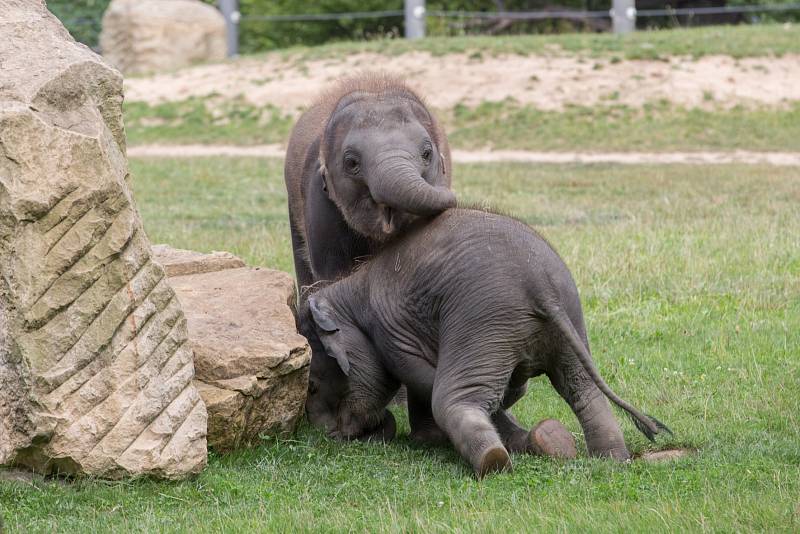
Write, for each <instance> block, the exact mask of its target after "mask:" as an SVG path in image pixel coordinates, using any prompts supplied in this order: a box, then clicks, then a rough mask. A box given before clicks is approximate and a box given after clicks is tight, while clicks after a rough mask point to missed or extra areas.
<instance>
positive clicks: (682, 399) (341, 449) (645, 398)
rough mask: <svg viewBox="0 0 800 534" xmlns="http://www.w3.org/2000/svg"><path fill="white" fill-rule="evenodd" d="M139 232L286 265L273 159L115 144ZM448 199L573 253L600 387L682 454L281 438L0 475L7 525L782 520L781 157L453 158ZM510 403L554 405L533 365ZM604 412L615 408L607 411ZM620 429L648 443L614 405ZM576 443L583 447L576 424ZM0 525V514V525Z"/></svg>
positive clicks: (787, 502) (287, 526)
mask: <svg viewBox="0 0 800 534" xmlns="http://www.w3.org/2000/svg"><path fill="white" fill-rule="evenodd" d="M131 171H132V174H133V179H134V186H135V190H136V195H137V201H138V204H139V208H140V210H141V212H142V216H143V218H144V221H145V227H146V229H147V232H148V233H149V235H150V237H151V238H152V240H153V241H154V242H169V243H171V244H173V245H176V246H179V247H188V248H193V249H197V250H206V251H207V250H213V249H217V250H230V251H232V252H234V253H237V254H240V255H242V256H243V257H244V258H246V259H247V260H248V261H249V262H251V263H255V264H261V265H267V266H273V267H278V268H281V269H285V270H290V269H291V260H290V245H289V240H288V235H289V234H288V228H287V215H286V210H285V192H284V190H283V183H282V164H281V163H280V162H278V161H265V160H247V159H239V160H233V159H230V160H226V159H220V158H214V159H211V158H209V159H197V160H179V161H178V160H174V161H173V160H142V161H133V162H132V165H131ZM455 179H456V185H457V188H458V191H459V194H460V196H461V198H462V199H463V200H467V201H471V202H478V203H482V202H485V200H486V199H492V204H493V205H495V206H497V207H499V208H502V209H505V210H508V211H511V212H514V213H516V214H518V215H519V216H521V217H522V218H524V219H525V220H527V221H529V222H530V223H532V224H534V225H535V226H537V227H538V228H539V229H540V230H541V231H542V232H543V233H544V234H545V235H546V236H547V237H548V238H549V239H550V241H551V242H552V243H553V244H554V245H555V246H556V248H557V249H558V250H559V251H560V253H561V254H562V256H563V257H564V259H565V261H566V263H567V264H568V265H569V266H570V267H571V268H572V270H573V273H574V275H575V277H576V280H577V283H578V287H579V288H580V290H581V292H582V297H583V302H584V307H585V311H586V315H587V324H588V328H589V337H590V340H591V344H592V347H593V349H594V355H595V359H596V361H597V363H598V365H599V367H600V369H601V372H602V374H603V375H604V376H605V378H606V379H607V381H608V382H609V384H610V385H611V387H612V388H614V389H615V390H616V391H617V392H618V393H620V394H621V395H622V396H623V397H624V398H626V399H628V400H630V401H631V402H633V403H634V404H635V405H637V406H640V407H641V408H643V409H644V410H646V411H648V412H650V413H652V414H653V415H655V416H657V417H658V418H660V419H661V420H663V421H664V422H665V423H667V424H668V425H670V426H671V427H672V429H673V430H674V431H675V437H674V438H672V439H668V440H665V441H662V442H661V443H659V445H658V446H659V447H666V446H673V445H682V446H689V447H695V448H697V449H698V453H697V455H695V456H693V457H690V458H686V459H682V460H678V461H674V462H671V463H665V464H644V463H641V462H638V461H635V462H633V463H632V464H630V465H617V464H613V463H611V462H608V461H602V460H594V459H588V458H586V457H585V452H581V453H580V454H581V457H580V458H579V459H578V460H577V461H572V462H566V463H565V462H558V461H552V460H548V459H540V458H534V457H527V456H515V457H514V464H515V470H514V472H513V473H511V474H502V475H497V476H492V477H490V478H488V479H487V480H485V481H483V482H477V481H475V480H474V479H473V478H472V477H471V474H470V471H469V469H468V468H467V466H466V465H465V464H464V463H463V462H462V461H461V460H460V459H459V458H458V457H457V456H456V455H455V454H454V453H453V452H452V451H450V450H448V449H433V450H429V449H424V448H420V447H417V446H414V445H412V444H411V443H410V442H409V441H408V439H407V438H406V437H405V434H407V430H408V425H407V422H406V419H405V417H404V412H403V410H397V412H396V413H397V415H398V420H399V422H400V427H401V428H400V433H401V436H400V437H399V438H398V439H397V441H396V442H394V443H391V444H388V445H378V444H358V443H354V444H339V443H334V442H331V441H329V440H327V439H326V438H324V437H323V436H321V435H320V434H319V433H318V432H316V431H315V430H313V429H310V428H308V427H307V426H302V427H301V429H300V430H299V432H298V433H297V434H296V435H295V436H294V437H293V438H292V439H291V440H274V439H270V440H265V441H264V443H263V444H262V445H261V446H259V447H257V448H254V449H251V450H244V451H240V452H236V453H233V454H230V455H227V456H216V455H212V457H211V459H210V463H209V467H208V469H207V470H206V471H205V472H204V473H202V474H201V475H200V476H198V477H197V478H195V479H193V480H190V481H186V482H181V483H167V482H156V481H149V480H138V481H128V482H102V481H94V480H82V481H77V482H68V483H63V482H57V481H40V482H35V483H33V484H32V485H30V484H23V483H10V482H4V483H2V484H0V508H1V509H2V510H1V512H0V514H1V516H2V518H3V519H4V521H5V525H6V528H7V529H8V530H9V531H12V532H17V531H20V532H56V531H58V532H62V531H75V532H104V531H116V532H154V531H159V532H161V531H163V532H177V531H194V532H202V531H217V532H243V531H285V532H290V531H291V532H293V531H296V530H300V531H305V530H321V531H419V532H432V531H433V532H439V531H441V532H450V531H473V532H488V531H492V532H519V531H527V532H539V531H563V532H576V531H578V532H580V531H592V532H621V531H623V532H648V531H656V530H657V531H672V532H685V531H704V530H713V531H726V532H730V531H765V530H769V531H785V532H797V531H798V530H800V504H799V503H798V499H797V496H798V495H800V421H798V419H799V418H800V212H798V210H797V206H798V205H800V172H799V171H798V170H797V169H790V168H786V169H781V168H771V167H757V166H727V167H724V166H714V167H700V166H662V167H652V166H640V167H614V166H607V165H596V166H548V165H537V166H527V165H479V166H461V167H460V168H459V170H458V174H457V175H456V178H455ZM514 411H515V412H516V414H517V415H518V417H519V418H520V419H521V420H522V421H523V422H524V423H526V424H528V425H533V424H534V423H535V422H537V421H538V420H540V419H542V418H544V417H557V418H559V419H560V420H562V421H563V422H565V423H566V424H567V426H568V427H569V428H570V429H571V430H572V431H573V432H577V431H578V425H577V421H576V420H575V418H574V417H573V416H572V415H571V413H570V412H569V410H568V408H567V406H566V404H565V403H564V402H563V401H561V400H560V399H559V398H558V397H557V395H556V394H555V392H554V391H553V390H552V388H551V387H550V386H549V385H548V384H547V383H546V382H545V381H544V380H541V379H536V380H534V381H533V382H532V385H531V388H530V390H529V393H528V395H527V396H526V397H525V398H524V399H523V400H521V401H520V403H519V404H518V405H517V406H516V407H515V409H514ZM620 419H622V417H621V416H620ZM623 428H624V432H625V436H626V440H627V441H628V444H629V446H630V448H631V449H632V450H633V451H634V452H636V453H640V452H642V451H645V450H648V449H650V448H652V446H651V445H650V444H648V443H647V442H646V441H645V439H644V437H642V436H641V435H640V434H638V433H637V432H636V430H635V429H634V428H633V426H632V424H630V423H629V422H628V421H627V420H626V421H624V422H623ZM579 447H583V442H582V439H581V438H579ZM0 530H2V529H0Z"/></svg>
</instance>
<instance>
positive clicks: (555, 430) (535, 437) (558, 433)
mask: <svg viewBox="0 0 800 534" xmlns="http://www.w3.org/2000/svg"><path fill="white" fill-rule="evenodd" d="M528 443H529V446H530V451H531V452H532V453H534V454H539V455H541V456H550V457H552V458H561V459H570V460H571V459H574V458H576V457H577V456H578V449H577V448H576V447H575V438H574V437H573V436H572V433H571V432H570V431H569V430H567V429H566V427H565V426H564V425H562V424H561V422H560V421H557V420H555V419H545V420H543V421H540V422H539V424H538V425H536V426H535V427H533V429H531V431H530V432H529V433H528Z"/></svg>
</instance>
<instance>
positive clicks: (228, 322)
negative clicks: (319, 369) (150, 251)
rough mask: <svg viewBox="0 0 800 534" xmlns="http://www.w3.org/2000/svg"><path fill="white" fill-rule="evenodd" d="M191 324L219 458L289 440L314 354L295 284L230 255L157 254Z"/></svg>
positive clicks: (164, 249)
mask: <svg viewBox="0 0 800 534" xmlns="http://www.w3.org/2000/svg"><path fill="white" fill-rule="evenodd" d="M155 250H156V251H157V256H156V260H157V261H159V262H162V263H163V264H164V268H165V269H166V270H167V272H168V273H176V276H171V277H170V278H169V283H170V284H171V285H172V287H173V288H174V289H175V292H176V293H177V294H178V298H179V299H180V301H181V304H182V305H183V309H184V312H185V313H186V318H187V319H188V321H189V340H190V346H191V347H192V348H193V349H194V358H195V365H196V367H197V377H196V384H197V387H198V389H199V391H200V394H201V396H202V397H203V400H204V401H205V403H206V406H207V407H208V416H209V419H208V441H209V445H211V446H212V447H214V449H216V450H219V451H226V450H230V449H233V448H236V447H239V446H242V445H248V444H250V443H253V442H255V441H256V440H257V439H258V438H259V436H262V435H278V434H287V433H290V432H291V431H293V430H294V427H295V424H296V422H297V420H298V418H299V417H300V416H301V415H302V413H303V407H304V405H305V398H306V389H307V386H308V370H309V368H308V365H309V361H310V358H311V352H310V349H309V347H308V344H307V343H306V340H305V339H304V338H303V337H302V336H300V335H299V334H298V333H297V331H296V329H295V323H294V315H293V314H292V311H291V309H290V307H289V306H290V303H291V302H293V301H294V298H295V294H294V281H293V280H292V278H291V277H290V276H289V275H288V274H286V273H283V272H280V271H274V270H271V269H258V268H250V267H238V265H239V264H241V265H244V263H243V262H241V260H239V259H238V258H236V257H235V256H232V255H230V254H226V253H220V252H215V253H213V254H207V255H203V254H198V253H196V252H190V251H182V250H175V249H170V248H168V247H164V246H163V245H157V246H156V247H155Z"/></svg>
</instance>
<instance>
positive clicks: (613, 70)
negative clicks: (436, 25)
mask: <svg viewBox="0 0 800 534" xmlns="http://www.w3.org/2000/svg"><path fill="white" fill-rule="evenodd" d="M376 67H379V68H381V69H383V70H386V71H389V72H393V73H398V74H401V75H404V76H406V77H407V78H409V79H410V80H411V81H412V84H413V85H414V86H416V87H418V88H419V89H420V90H421V91H422V92H423V94H425V95H427V97H428V100H429V101H430V104H431V105H432V106H433V107H436V108H440V109H442V108H450V107H452V106H454V105H456V104H459V103H462V104H467V105H475V104H478V103H480V102H482V101H500V100H504V99H506V98H513V99H516V100H517V101H519V102H523V103H528V104H532V105H534V106H536V107H537V108H540V109H547V110H559V109H563V108H564V107H565V106H567V105H570V104H578V105H598V104H626V105H629V106H641V105H642V104H644V103H645V102H652V101H658V100H661V99H664V100H667V101H670V102H673V103H675V104H680V105H685V106H690V107H694V106H700V107H711V106H720V105H722V106H725V107H730V106H734V105H737V104H744V105H752V104H766V105H773V106H774V105H782V104H784V103H786V102H790V101H794V100H800V56H797V55H795V56H784V57H781V58H768V57H763V58H746V59H734V58H731V57H727V56H706V57H703V58H700V59H698V60H693V59H690V58H680V57H676V58H671V59H670V60H669V61H616V62H615V61H614V60H609V59H582V58H578V57H568V56H567V57H564V56H561V57H555V56H554V57H548V56H533V55H532V56H527V57H523V56H499V57H482V58H477V59H476V58H471V57H469V56H467V55H465V54H454V55H448V56H439V57H434V56H431V55H430V54H428V53H427V52H413V53H408V54H403V55H400V56H392V57H388V56H381V55H378V54H353V55H350V56H347V57H344V58H341V59H333V60H331V59H327V60H311V61H305V62H293V60H292V59H286V58H281V57H279V56H278V55H275V54H273V55H267V56H264V57H260V58H257V59H256V58H244V59H239V60H235V61H229V62H226V63H220V64H214V65H203V66H197V67H192V68H188V69H184V70H181V71H177V72H174V73H169V74H158V75H154V76H151V77H145V78H131V79H128V80H126V82H125V88H126V98H127V99H128V100H131V101H144V102H148V103H151V104H154V103H159V102H165V101H176V100H184V99H186V98H189V97H193V96H194V97H206V96H210V95H219V96H220V97H223V98H235V97H243V98H244V99H245V100H247V101H249V102H251V103H252V104H254V105H257V106H262V105H267V104H271V105H274V106H276V107H278V108H280V109H283V110H285V111H286V112H294V111H296V110H297V109H299V108H302V107H303V106H306V105H308V103H309V102H310V101H311V100H312V99H313V98H314V96H315V95H316V94H317V92H318V91H319V89H320V88H321V87H323V86H324V85H325V84H327V83H329V82H330V81H332V80H335V79H337V78H338V77H340V76H342V75H343V74H346V73H352V72H354V71H358V70H359V69H369V68H376Z"/></svg>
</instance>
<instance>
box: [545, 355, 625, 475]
mask: <svg viewBox="0 0 800 534" xmlns="http://www.w3.org/2000/svg"><path fill="white" fill-rule="evenodd" d="M548 377H549V378H550V382H551V383H552V384H553V387H554V388H555V389H556V391H558V393H559V394H560V395H561V396H562V397H563V398H564V400H566V401H567V403H568V404H569V406H570V408H572V411H573V412H574V413H575V416H576V417H577V418H578V421H579V422H580V424H581V428H582V429H583V435H584V437H585V438H586V448H587V449H588V451H589V454H590V455H591V456H600V457H607V458H613V459H615V460H627V459H629V458H630V453H629V452H628V448H627V447H626V446H625V440H624V438H623V437H622V430H621V429H620V426H619V422H617V420H616V419H615V418H614V414H613V413H612V412H611V406H610V405H609V404H608V400H607V399H606V397H605V395H603V392H602V391H600V389H599V388H598V387H597V386H596V385H595V383H594V381H592V379H591V377H590V376H589V374H588V373H587V372H586V370H585V369H584V368H583V366H582V365H581V364H580V362H578V360H577V359H576V358H575V357H574V356H572V355H567V354H565V355H563V356H562V357H561V361H560V364H559V365H558V367H557V368H556V369H554V370H553V372H550V373H548Z"/></svg>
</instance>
